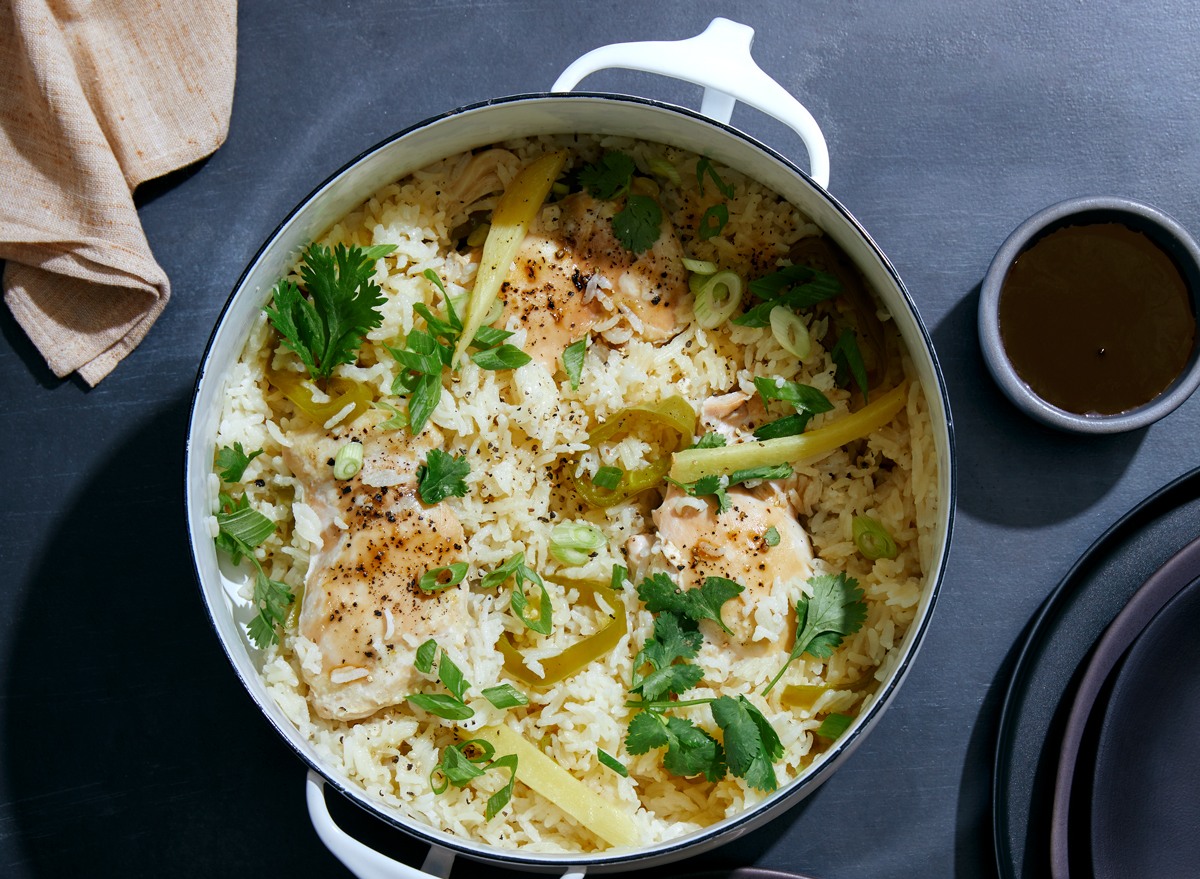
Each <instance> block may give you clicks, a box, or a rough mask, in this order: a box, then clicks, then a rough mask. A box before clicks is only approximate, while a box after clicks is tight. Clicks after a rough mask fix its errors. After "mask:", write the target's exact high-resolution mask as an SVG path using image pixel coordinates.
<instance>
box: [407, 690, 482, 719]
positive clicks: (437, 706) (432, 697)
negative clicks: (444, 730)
mask: <svg viewBox="0 0 1200 879" xmlns="http://www.w3.org/2000/svg"><path fill="white" fill-rule="evenodd" d="M404 701H406V702H411V703H412V704H414V705H416V706H417V707H418V708H420V709H421V710H422V711H427V712H429V713H430V714H436V715H437V716H438V717H444V718H446V720H466V719H467V718H469V717H474V716H475V710H474V709H473V708H471V707H470V706H469V705H465V704H463V703H462V702H461V701H459V700H458V699H455V698H454V697H453V696H447V695H445V694H443V693H414V694H413V695H411V696H405V697H404Z"/></svg>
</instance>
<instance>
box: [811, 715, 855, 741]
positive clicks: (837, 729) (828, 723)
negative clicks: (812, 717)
mask: <svg viewBox="0 0 1200 879" xmlns="http://www.w3.org/2000/svg"><path fill="white" fill-rule="evenodd" d="M853 722H854V718H853V717H851V716H850V715H849V714H831V715H829V716H828V717H826V718H825V721H824V722H823V723H822V724H821V725H820V727H818V728H817V735H819V736H822V737H823V738H827V739H836V738H837V737H838V736H840V735H841V734H842V733H844V732H845V731H846V730H847V729H849V728H850V724H851V723H853Z"/></svg>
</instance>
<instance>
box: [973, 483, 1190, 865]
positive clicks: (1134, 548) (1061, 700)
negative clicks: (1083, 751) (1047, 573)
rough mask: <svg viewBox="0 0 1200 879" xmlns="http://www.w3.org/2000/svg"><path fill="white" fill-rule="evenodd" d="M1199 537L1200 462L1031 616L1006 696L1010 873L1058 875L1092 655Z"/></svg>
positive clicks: (999, 812) (1004, 852) (999, 758)
mask: <svg viewBox="0 0 1200 879" xmlns="http://www.w3.org/2000/svg"><path fill="white" fill-rule="evenodd" d="M1197 535H1200V469H1197V470H1193V471H1191V472H1189V473H1187V474H1185V475H1184V476H1181V477H1180V478H1179V479H1177V480H1175V481H1174V482H1171V483H1170V484H1168V485H1167V486H1166V487H1164V488H1162V489H1161V490H1159V491H1158V492H1155V493H1154V494H1153V495H1151V496H1150V497H1149V498H1147V499H1146V500H1145V501H1143V502H1142V503H1140V504H1138V505H1137V506H1136V507H1134V508H1133V509H1132V510H1130V511H1129V512H1128V513H1127V514H1126V515H1125V516H1123V517H1122V518H1121V519H1120V521H1118V522H1117V523H1116V524H1115V525H1113V526H1112V527H1111V528H1109V529H1108V531H1106V532H1105V533H1104V534H1103V535H1102V536H1101V537H1100V538H1099V539H1098V540H1097V541H1096V542H1095V543H1094V544H1092V546H1091V547H1090V548H1089V549H1088V551H1087V552H1085V553H1084V554H1083V556H1081V557H1080V559H1079V560H1078V561H1077V562H1076V563H1075V565H1074V567H1072V568H1071V570H1070V571H1069V572H1068V573H1067V576H1066V577H1064V578H1063V581H1062V582H1061V583H1060V584H1059V585H1058V587H1057V588H1056V589H1055V590H1054V591H1053V592H1052V593H1051V594H1050V596H1049V597H1048V598H1047V599H1046V601H1045V603H1044V604H1043V605H1042V608H1041V609H1040V610H1039V611H1038V614H1037V615H1036V616H1035V617H1034V619H1033V620H1032V622H1031V623H1030V626H1029V629H1028V635H1027V637H1026V641H1025V643H1024V645H1023V646H1022V647H1021V650H1020V652H1019V654H1018V657H1017V661H1016V664H1015V667H1014V670H1013V674H1012V678H1011V679H1010V681H1009V685H1008V691H1007V693H1006V694H1005V699H1004V707H1003V710H1002V713H1001V717H1000V728H999V732H998V735H997V740H996V754H995V762H994V764H993V770H992V819H993V825H992V830H993V835H994V841H995V847H996V864H997V868H998V870H999V873H1000V876H1002V877H1005V879H1015V877H1043V876H1050V829H1051V818H1052V805H1053V801H1054V790H1055V780H1056V773H1057V768H1058V758H1059V749H1060V747H1061V743H1062V739H1063V731H1064V729H1065V726H1066V722H1067V716H1068V714H1069V712H1070V710H1071V706H1072V704H1073V703H1074V701H1075V692H1076V690H1077V688H1078V686H1079V680H1080V678H1081V677H1082V675H1083V672H1084V669H1085V668H1086V666H1087V661H1088V660H1089V657H1090V655H1091V652H1092V650H1093V648H1094V646H1095V644H1096V642H1097V641H1098V640H1099V639H1100V637H1101V635H1102V634H1103V633H1104V631H1105V629H1107V628H1108V626H1109V624H1110V623H1111V622H1112V621H1113V619H1114V618H1115V617H1116V616H1117V614H1118V613H1119V612H1120V611H1121V609H1122V608H1124V607H1125V605H1126V604H1127V603H1128V602H1129V599H1130V598H1131V597H1132V596H1133V594H1134V593H1135V592H1136V591H1137V590H1138V589H1139V588H1140V587H1141V586H1142V584H1144V583H1145V582H1146V581H1147V580H1148V579H1149V578H1150V576H1151V575H1152V574H1154V572H1155V571H1157V570H1158V569H1159V568H1160V567H1162V565H1163V564H1164V563H1165V562H1166V561H1167V560H1168V559H1170V558H1171V557H1172V556H1173V555H1175V554H1176V553H1177V552H1178V551H1179V550H1180V549H1182V548H1183V547H1184V546H1186V545H1187V544H1188V543H1190V542H1191V541H1192V540H1194V539H1195V538H1196V537H1197ZM1193 643H1194V641H1193ZM1160 875H1161V874H1160Z"/></svg>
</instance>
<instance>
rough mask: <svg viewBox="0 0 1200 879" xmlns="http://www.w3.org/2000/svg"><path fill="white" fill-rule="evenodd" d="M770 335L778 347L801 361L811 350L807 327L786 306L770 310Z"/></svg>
mask: <svg viewBox="0 0 1200 879" xmlns="http://www.w3.org/2000/svg"><path fill="white" fill-rule="evenodd" d="M771 335H773V336H774V337H775V341H776V342H778V343H779V345H780V347H782V348H783V349H784V350H786V351H787V352H789V353H791V354H795V355H796V356H797V357H799V358H800V359H801V360H803V359H804V358H805V357H807V356H808V352H809V351H811V350H812V340H811V339H810V338H809V336H808V327H806V326H805V325H804V321H802V320H800V315H798V314H796V312H794V311H792V310H791V309H790V308H788V307H787V306H786V305H776V306H775V307H774V308H772V309H771Z"/></svg>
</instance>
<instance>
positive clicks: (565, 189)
mask: <svg viewBox="0 0 1200 879" xmlns="http://www.w3.org/2000/svg"><path fill="white" fill-rule="evenodd" d="M550 191H551V192H553V193H554V194H555V195H566V194H567V193H569V192H570V191H571V187H569V186H567V184H565V183H552V184H550Z"/></svg>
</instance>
